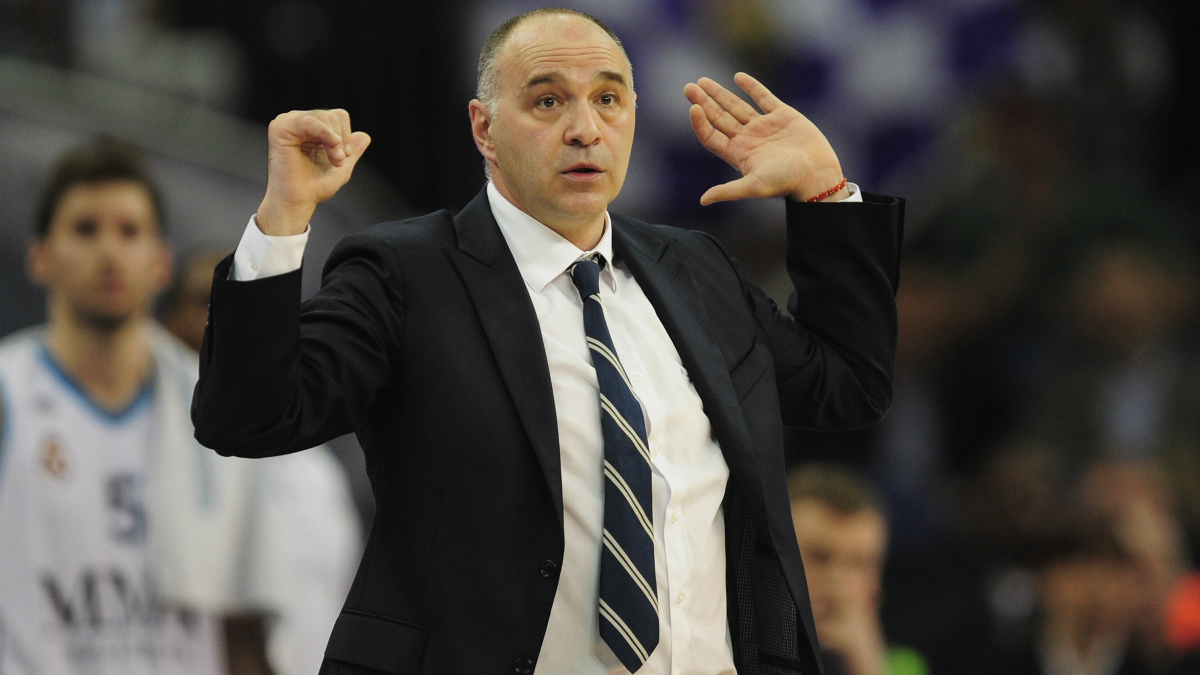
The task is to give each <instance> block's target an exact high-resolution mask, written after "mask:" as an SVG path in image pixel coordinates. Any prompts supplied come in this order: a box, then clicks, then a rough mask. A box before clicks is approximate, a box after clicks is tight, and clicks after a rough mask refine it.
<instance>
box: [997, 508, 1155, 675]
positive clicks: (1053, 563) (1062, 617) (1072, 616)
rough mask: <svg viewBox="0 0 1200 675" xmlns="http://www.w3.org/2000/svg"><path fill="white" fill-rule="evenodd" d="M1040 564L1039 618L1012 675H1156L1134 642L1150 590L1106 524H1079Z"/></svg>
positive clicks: (1053, 543) (1089, 520) (1049, 546)
mask: <svg viewBox="0 0 1200 675" xmlns="http://www.w3.org/2000/svg"><path fill="white" fill-rule="evenodd" d="M1040 557H1041V560H1040V561H1039V564H1038V572H1037V574H1038V584H1039V597H1040V613H1039V616H1038V620H1037V622H1036V624H1035V628H1034V631H1033V634H1032V636H1031V638H1030V640H1029V641H1028V643H1027V644H1026V646H1025V649H1024V650H1023V653H1021V654H1020V655H1019V656H1018V657H1017V658H1016V659H1015V660H1014V661H1013V662H1011V663H1009V664H1007V665H1006V666H1005V667H1004V668H1003V669H1002V670H1001V671H1000V672H1006V673H1010V674H1011V675H1136V674H1140V673H1150V672H1153V671H1152V670H1151V668H1150V665H1149V664H1148V662H1147V660H1146V658H1145V655H1144V654H1143V653H1142V652H1141V650H1140V645H1139V644H1138V643H1137V641H1136V640H1135V637H1134V636H1135V627H1136V622H1137V619H1136V617H1138V616H1139V615H1140V614H1141V612H1143V611H1144V610H1145V606H1146V601H1147V596H1146V593H1145V586H1144V584H1143V583H1142V582H1141V579H1140V578H1139V575H1138V568H1137V565H1136V563H1135V560H1134V557H1133V555H1132V554H1131V552H1130V551H1129V550H1128V548H1126V547H1125V546H1124V545H1123V544H1122V542H1121V541H1120V539H1119V538H1118V537H1117V535H1116V532H1115V531H1114V528H1113V524H1112V523H1111V522H1110V521H1108V520H1107V519H1099V518H1095V517H1081V518H1078V519H1075V520H1074V521H1073V522H1072V523H1070V525H1069V526H1068V527H1067V528H1066V529H1065V530H1064V531H1062V532H1061V533H1060V534H1057V535H1056V536H1055V537H1053V538H1052V539H1050V540H1049V541H1047V542H1046V546H1045V548H1044V550H1043V553H1042V555H1041V556H1040Z"/></svg>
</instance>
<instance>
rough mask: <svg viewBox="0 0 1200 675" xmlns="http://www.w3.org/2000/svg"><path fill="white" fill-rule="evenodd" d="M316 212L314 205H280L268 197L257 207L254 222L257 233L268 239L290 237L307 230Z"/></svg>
mask: <svg viewBox="0 0 1200 675" xmlns="http://www.w3.org/2000/svg"><path fill="white" fill-rule="evenodd" d="M316 210H317V205H316V204H312V205H308V204H299V205H295V204H281V203H279V202H277V201H275V200H272V199H271V198H270V197H269V196H268V197H265V198H264V199H263V201H262V203H261V204H259V205H258V211H256V212H255V214H254V221H255V223H256V224H257V225H258V229H259V231H260V232H262V233H263V234H265V235H267V236H269V237H290V236H294V235H297V234H304V232H305V231H306V230H308V223H309V221H311V220H312V216H313V213H314V212H315V211H316Z"/></svg>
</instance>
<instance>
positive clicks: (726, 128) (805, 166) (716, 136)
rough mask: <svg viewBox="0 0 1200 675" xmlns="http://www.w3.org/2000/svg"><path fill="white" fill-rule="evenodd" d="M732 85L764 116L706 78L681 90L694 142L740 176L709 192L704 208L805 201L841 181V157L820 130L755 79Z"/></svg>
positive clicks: (740, 75)
mask: <svg viewBox="0 0 1200 675" xmlns="http://www.w3.org/2000/svg"><path fill="white" fill-rule="evenodd" d="M734 82H736V83H737V85H738V86H739V87H741V88H742V90H743V91H745V92H746V93H747V94H749V95H750V97H751V98H752V99H754V102H755V103H756V104H758V106H759V108H761V109H762V112H759V111H758V110H755V108H754V106H751V105H750V104H749V103H746V102H745V101H743V100H742V99H741V98H739V97H738V96H737V95H735V94H734V93H733V92H731V91H729V90H728V89H726V88H725V87H722V86H721V85H720V84H717V83H716V82H714V81H713V80H711V79H709V78H707V77H702V78H700V80H699V81H698V82H697V83H694V84H688V85H687V86H686V87H684V90H683V92H684V95H685V96H687V99H688V100H689V101H691V102H692V104H693V105H692V107H691V110H690V111H689V115H690V117H691V122H692V129H693V130H694V131H695V132H696V138H698V139H700V142H701V143H702V144H703V145H704V147H706V148H708V149H709V150H710V151H711V152H712V153H713V154H715V155H716V156H718V157H720V158H721V159H723V160H725V161H726V162H729V164H730V165H732V166H733V167H734V168H735V169H737V170H738V171H740V172H741V173H742V177H741V178H739V179H737V180H734V181H731V182H729V183H725V184H723V185H717V186H714V187H712V188H709V190H708V191H707V192H705V193H704V195H703V196H701V197H700V203H701V204H706V205H707V204H712V203H713V202H722V201H730V200H735V199H746V198H750V197H778V196H787V197H791V198H793V199H797V200H804V199H807V198H809V197H812V196H814V195H817V194H820V193H821V192H823V191H825V190H828V189H829V188H832V187H834V186H835V185H837V184H838V183H839V182H840V181H841V180H842V167H841V164H840V163H839V162H838V158H837V155H836V154H835V153H834V151H833V147H832V146H830V144H829V141H828V140H826V138H825V135H824V134H822V133H821V131H820V129H817V127H816V125H814V124H813V123H812V122H811V121H809V119H808V118H807V117H805V116H804V115H801V114H800V113H799V112H797V111H796V109H795V108H793V107H791V106H789V105H787V104H786V103H784V102H783V101H780V100H779V99H778V98H776V97H775V95H774V94H772V93H771V92H770V91H769V90H768V89H767V88H766V87H764V86H763V85H762V84H761V83H760V82H759V81H758V80H756V79H754V78H753V77H750V76H749V75H747V74H745V73H738V74H737V75H735V76H734Z"/></svg>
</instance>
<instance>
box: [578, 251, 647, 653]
mask: <svg viewBox="0 0 1200 675" xmlns="http://www.w3.org/2000/svg"><path fill="white" fill-rule="evenodd" d="M597 258H598V259H599V261H598V262H597ZM604 262H605V261H604V258H601V257H599V256H596V257H595V258H591V259H586V260H580V261H578V262H576V263H575V264H574V265H572V266H571V279H572V280H573V281H574V282H575V288H577V289H578V290H579V297H580V298H582V299H583V329H584V332H585V333H586V334H587V343H588V348H589V351H590V352H591V356H592V365H593V366H594V367H595V368H596V379H597V380H598V381H599V384H600V428H601V431H602V432H603V434H604V532H603V535H602V538H603V543H604V546H603V548H602V549H601V553H600V602H599V605H600V622H599V625H600V637H601V638H603V640H604V642H605V643H606V644H607V645H608V646H609V648H610V649H612V651H613V653H614V654H616V656H617V658H618V659H620V660H621V663H622V664H623V665H624V666H625V668H627V669H628V670H629V672H631V673H634V672H637V670H638V669H639V668H641V667H642V664H643V663H645V662H646V659H648V658H649V657H650V654H651V653H652V652H653V651H654V648H655V647H657V646H658V587H657V586H656V584H655V579H654V521H653V520H652V519H651V518H652V516H651V514H652V513H653V511H652V507H653V493H652V490H651V468H650V452H649V450H648V449H647V445H648V444H647V441H646V421H645V418H644V417H643V416H642V406H641V403H639V402H638V399H637V396H635V395H634V393H633V387H632V386H631V385H630V383H629V378H628V377H626V375H625V369H624V368H622V367H621V361H620V360H619V359H618V358H617V349H616V347H615V346H614V345H613V341H612V336H611V335H610V334H609V332H608V323H607V322H605V320H604V308H603V307H601V305H600V270H601V268H603V266H604Z"/></svg>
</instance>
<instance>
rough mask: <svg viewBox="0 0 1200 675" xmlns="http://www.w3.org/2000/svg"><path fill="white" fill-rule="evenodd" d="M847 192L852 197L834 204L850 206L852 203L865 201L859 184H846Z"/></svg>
mask: <svg viewBox="0 0 1200 675" xmlns="http://www.w3.org/2000/svg"><path fill="white" fill-rule="evenodd" d="M846 190H847V191H848V192H849V193H850V196H849V197H846V198H845V199H843V200H842V201H840V202H834V204H848V203H850V202H861V201H862V200H863V198H862V190H860V189H859V187H858V183H846Z"/></svg>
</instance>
